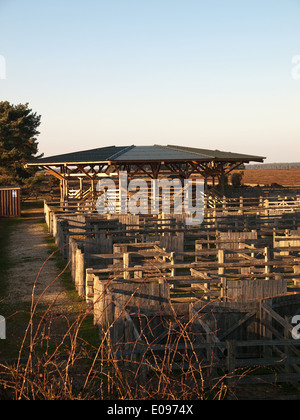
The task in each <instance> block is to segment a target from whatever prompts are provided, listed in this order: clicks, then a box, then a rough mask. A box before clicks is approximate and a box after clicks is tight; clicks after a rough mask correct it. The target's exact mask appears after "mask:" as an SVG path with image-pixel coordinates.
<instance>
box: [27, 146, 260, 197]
mask: <svg viewBox="0 0 300 420" xmlns="http://www.w3.org/2000/svg"><path fill="white" fill-rule="evenodd" d="M264 159H265V158H264V157H261V156H253V155H246V154H240V153H231V152H223V151H220V150H208V149H199V148H192V147H183V146H172V145H168V146H162V145H154V146H134V145H132V146H110V147H103V148H98V149H92V150H86V151H81V152H73V153H67V154H63V155H57V156H52V157H48V158H42V159H38V160H35V161H32V162H28V163H27V164H26V167H39V168H40V169H42V170H45V171H47V172H48V173H50V174H52V175H54V176H55V177H56V178H58V179H60V181H61V199H62V200H67V199H70V198H72V197H73V198H80V199H84V198H90V197H93V196H94V194H95V186H96V183H97V181H98V180H99V179H100V178H101V177H108V176H110V177H113V176H116V177H117V176H118V174H119V172H120V171H127V174H128V178H129V179H132V178H134V177H145V176H146V177H149V179H157V178H159V177H166V176H177V177H179V178H181V179H187V178H191V177H200V178H203V179H204V181H205V184H206V185H207V181H208V179H209V178H210V179H212V181H213V184H214V182H215V178H217V179H218V180H219V183H220V184H221V185H222V183H223V182H224V179H225V176H226V175H228V174H229V173H230V172H231V171H233V170H234V169H237V168H239V167H241V165H244V164H245V163H249V162H263V161H264ZM74 180H76V181H77V183H79V188H77V189H76V188H74ZM87 181H88V182H87ZM87 186H88V187H87ZM74 192H75V193H74ZM72 194H73V196H72ZM76 194H77V196H76Z"/></svg>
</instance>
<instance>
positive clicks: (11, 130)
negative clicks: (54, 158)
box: [0, 101, 41, 185]
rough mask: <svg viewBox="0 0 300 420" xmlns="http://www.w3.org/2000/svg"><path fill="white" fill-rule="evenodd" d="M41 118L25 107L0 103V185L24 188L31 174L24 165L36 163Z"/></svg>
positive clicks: (32, 171) (5, 102)
mask: <svg viewBox="0 0 300 420" xmlns="http://www.w3.org/2000/svg"><path fill="white" fill-rule="evenodd" d="M40 123H41V116H40V115H37V114H36V113H34V112H32V109H30V108H29V106H28V103H26V104H25V105H23V104H19V105H11V104H10V103H9V102H7V101H4V102H0V185H1V184H2V185H4V184H7V185H8V184H9V185H16V184H17V185H24V184H25V183H27V182H28V180H29V179H30V178H31V177H34V174H35V171H34V170H32V169H25V168H24V163H25V162H28V161H30V160H33V159H36V158H38V157H40V156H37V153H38V142H37V136H38V135H39V134H40V133H39V131H38V128H39V126H40Z"/></svg>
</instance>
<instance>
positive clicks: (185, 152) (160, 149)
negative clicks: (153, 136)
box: [28, 145, 265, 166]
mask: <svg viewBox="0 0 300 420" xmlns="http://www.w3.org/2000/svg"><path fill="white" fill-rule="evenodd" d="M264 159H265V158H264V157H262V156H255V155H247V154H241V153H232V152H224V151H220V150H209V149H201V148H194V147H183V146H175V145H167V146H161V145H153V146H135V145H132V146H109V147H101V148H97V149H91V150H84V151H79V152H73V153H66V154H62V155H56V156H50V157H45V158H41V159H37V160H34V161H31V162H28V165H29V166H39V165H62V164H83V163H84V164H87V163H100V162H150V161H152V162H160V161H179V162H183V161H211V160H215V161H226V162H230V161H233V162H234V161H240V162H250V161H255V162H263V160H264Z"/></svg>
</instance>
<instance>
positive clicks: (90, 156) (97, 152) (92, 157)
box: [29, 146, 127, 164]
mask: <svg viewBox="0 0 300 420" xmlns="http://www.w3.org/2000/svg"><path fill="white" fill-rule="evenodd" d="M124 149H127V147H126V146H120V147H117V146H109V147H101V148H98V149H91V150H84V151H81V152H73V153H66V154H63V155H56V156H50V157H46V158H42V159H37V160H35V161H32V162H29V163H41V164H43V163H44V164H46V163H52V164H54V163H79V162H102V161H106V160H109V158H110V156H113V155H115V154H117V153H120V152H122V151H123V150H124Z"/></svg>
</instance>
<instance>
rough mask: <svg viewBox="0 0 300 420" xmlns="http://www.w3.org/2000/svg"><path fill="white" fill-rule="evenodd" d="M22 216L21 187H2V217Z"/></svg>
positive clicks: (0, 201) (0, 215) (0, 191)
mask: <svg viewBox="0 0 300 420" xmlns="http://www.w3.org/2000/svg"><path fill="white" fill-rule="evenodd" d="M20 216H21V188H20V187H0V217H20Z"/></svg>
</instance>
